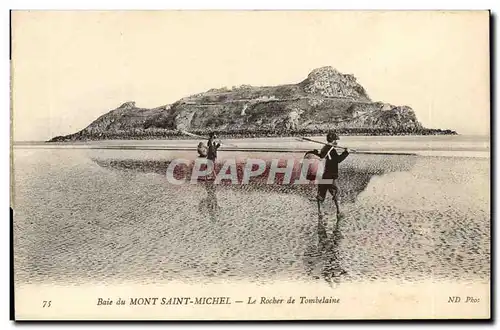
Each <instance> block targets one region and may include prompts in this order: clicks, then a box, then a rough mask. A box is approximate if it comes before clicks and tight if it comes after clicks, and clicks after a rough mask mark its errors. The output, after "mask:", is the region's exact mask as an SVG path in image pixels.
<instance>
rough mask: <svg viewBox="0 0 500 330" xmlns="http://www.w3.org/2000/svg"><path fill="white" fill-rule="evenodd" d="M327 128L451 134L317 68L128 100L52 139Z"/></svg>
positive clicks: (348, 79) (342, 76) (346, 79)
mask: <svg viewBox="0 0 500 330" xmlns="http://www.w3.org/2000/svg"><path fill="white" fill-rule="evenodd" d="M329 129H337V130H340V131H344V132H347V133H349V132H351V133H353V134H367V135H370V134H380V133H381V132H384V134H389V135H391V134H401V133H402V134H420V133H422V132H423V133H424V134H428V133H429V131H432V132H431V133H430V134H434V133H435V132H437V131H439V132H438V133H439V134H454V133H455V132H452V131H449V130H447V131H442V130H427V129H425V128H424V127H423V126H422V124H421V123H420V122H419V121H418V120H417V117H416V116H415V113H414V111H413V110H412V109H411V108H410V107H408V106H397V105H392V104H389V103H384V102H376V101H372V100H371V99H370V97H369V96H368V93H367V92H366V90H365V89H364V88H363V86H361V85H360V84H359V83H358V82H357V81H356V78H355V77H354V76H353V75H351V74H343V73H340V72H339V71H337V70H336V69H334V68H332V67H323V68H318V69H315V70H313V71H312V72H311V73H310V74H309V75H308V76H307V78H306V79H305V80H303V81H302V82H299V83H298V84H289V85H280V86H268V87H255V86H248V85H242V86H239V87H232V88H219V89H211V90H209V91H207V92H204V93H199V94H195V95H191V96H188V97H185V98H182V99H180V100H178V101H177V102H175V103H173V104H170V105H165V106H160V107H157V108H152V109H145V108H138V107H137V106H136V104H135V102H126V103H124V104H122V105H121V106H120V107H118V108H117V109H115V110H112V111H110V112H108V113H107V114H105V115H103V116H101V117H99V118H98V119H96V120H95V121H94V122H92V123H91V124H90V125H89V126H88V127H86V128H85V129H83V130H81V131H80V132H77V133H75V134H71V135H68V136H58V137H55V138H53V139H52V140H51V141H77V140H98V139H148V138H151V139H157V138H174V137H178V136H180V135H182V134H181V133H179V132H181V131H182V130H188V131H193V132H194V131H196V132H198V133H203V132H206V131H216V132H219V134H220V135H226V136H235V137H237V136H238V137H239V136H241V137H244V136H252V137H255V136H262V135H265V136H269V133H270V132H271V133H273V134H274V135H278V136H279V135H281V136H285V135H294V134H295V133H297V132H301V133H303V134H318V133H322V132H324V131H325V130H329ZM265 132H267V133H265ZM426 132H427V133H426Z"/></svg>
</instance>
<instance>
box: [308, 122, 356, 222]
mask: <svg viewBox="0 0 500 330" xmlns="http://www.w3.org/2000/svg"><path fill="white" fill-rule="evenodd" d="M338 139H339V136H338V135H337V133H335V132H329V133H328V134H327V135H326V142H327V144H326V145H325V146H324V147H323V148H322V149H321V151H318V150H313V151H310V152H308V153H311V154H314V155H317V156H318V157H320V158H322V159H325V168H324V172H323V177H322V179H323V180H330V181H331V183H319V184H318V195H317V196H316V200H317V203H318V212H319V214H322V213H321V206H322V205H323V202H324V201H325V197H326V193H327V192H328V191H329V192H330V194H332V196H333V202H334V203H335V207H336V209H337V218H339V217H340V215H341V213H340V209H339V203H338V199H337V196H338V193H339V188H338V186H337V179H338V177H339V163H340V162H342V161H343V160H344V159H346V157H347V156H348V155H349V151H348V150H347V148H344V152H342V153H341V154H340V155H339V154H338V153H337V151H336V150H335V147H336V146H337V140H338Z"/></svg>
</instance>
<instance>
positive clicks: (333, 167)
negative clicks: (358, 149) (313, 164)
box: [313, 144, 349, 179]
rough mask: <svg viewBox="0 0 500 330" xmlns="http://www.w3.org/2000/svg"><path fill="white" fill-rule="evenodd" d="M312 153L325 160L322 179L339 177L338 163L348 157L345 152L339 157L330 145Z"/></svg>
mask: <svg viewBox="0 0 500 330" xmlns="http://www.w3.org/2000/svg"><path fill="white" fill-rule="evenodd" d="M313 153H314V154H316V155H317V156H319V157H320V158H324V159H325V160H326V161H325V171H324V172H323V179H337V178H338V177H339V163H341V162H342V161H343V160H344V159H346V157H347V156H348V155H349V152H348V151H347V150H345V151H344V152H343V153H341V154H340V155H339V154H338V153H337V151H336V150H335V148H333V146H332V145H330V144H327V145H325V146H324V147H323V148H322V149H321V151H319V152H317V151H316V152H313Z"/></svg>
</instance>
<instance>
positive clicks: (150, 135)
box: [46, 129, 459, 142]
mask: <svg viewBox="0 0 500 330" xmlns="http://www.w3.org/2000/svg"><path fill="white" fill-rule="evenodd" d="M328 131H329V130H327V129H319V130H297V131H279V130H253V131H249V130H241V131H229V132H228V131H219V130H214V131H210V130H205V129H203V130H200V129H194V130H190V131H189V132H190V133H192V134H195V135H199V136H208V134H209V133H210V132H214V133H216V134H217V135H218V136H219V137H220V138H223V139H248V138H280V137H283V138H285V137H301V136H304V137H311V136H318V135H324V134H326V133H327V132H328ZM335 131H336V132H337V133H338V134H340V135H344V136H428V135H459V134H458V133H457V132H456V131H453V130H449V129H446V130H443V129H419V130H407V131H405V130H400V131H396V130H387V129H370V130H368V129H336V130H335ZM199 139H200V138H199V137H194V136H189V135H186V134H183V133H182V132H181V131H174V130H168V131H167V130H158V131H142V132H136V133H134V134H130V132H123V133H122V132H109V133H108V132H106V133H98V134H92V135H87V134H80V133H75V134H71V135H67V136H56V137H54V138H52V139H50V140H49V141H46V142H77V141H81V142H84V141H101V140H199Z"/></svg>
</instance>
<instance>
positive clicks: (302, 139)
mask: <svg viewBox="0 0 500 330" xmlns="http://www.w3.org/2000/svg"><path fill="white" fill-rule="evenodd" d="M297 140H299V141H309V142H314V143H319V144H322V145H327V144H328V143H324V142H321V141H317V140H313V139H309V138H306V137H300V138H297ZM334 148H336V149H348V150H350V151H352V152H356V150H355V149H351V148H347V147H343V146H339V145H337V146H335V147H334Z"/></svg>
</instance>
